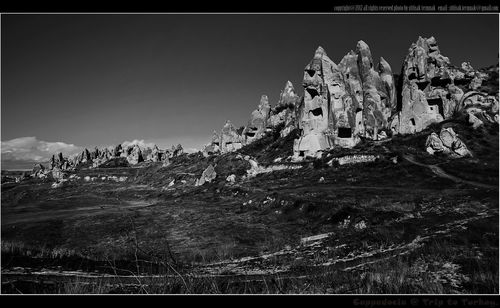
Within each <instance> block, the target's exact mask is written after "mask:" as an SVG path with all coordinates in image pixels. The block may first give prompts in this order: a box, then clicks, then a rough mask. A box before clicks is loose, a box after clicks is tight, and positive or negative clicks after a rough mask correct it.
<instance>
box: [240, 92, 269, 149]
mask: <svg viewBox="0 0 500 308" xmlns="http://www.w3.org/2000/svg"><path fill="white" fill-rule="evenodd" d="M270 111H271V105H269V99H268V98H267V95H262V97H261V98H260V104H259V106H258V108H257V109H256V110H254V111H253V112H252V114H251V116H250V121H249V122H248V125H247V126H246V127H245V129H244V132H243V135H244V136H245V144H249V143H252V142H253V141H255V140H257V139H259V138H261V137H262V136H263V135H264V133H265V130H266V128H267V124H268V123H267V120H268V118H269V112H270Z"/></svg>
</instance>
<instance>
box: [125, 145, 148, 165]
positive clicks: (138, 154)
mask: <svg viewBox="0 0 500 308" xmlns="http://www.w3.org/2000/svg"><path fill="white" fill-rule="evenodd" d="M127 161H128V163H129V164H131V165H137V164H138V163H140V162H143V161H144V158H143V156H142V151H141V148H140V147H139V146H138V145H137V144H136V145H134V147H133V148H132V151H131V152H130V155H128V156H127Z"/></svg>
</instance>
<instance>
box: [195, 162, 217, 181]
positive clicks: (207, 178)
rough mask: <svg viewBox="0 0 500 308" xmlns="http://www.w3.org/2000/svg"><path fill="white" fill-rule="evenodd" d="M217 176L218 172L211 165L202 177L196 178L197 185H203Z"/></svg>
mask: <svg viewBox="0 0 500 308" xmlns="http://www.w3.org/2000/svg"><path fill="white" fill-rule="evenodd" d="M216 177H217V173H216V172H215V169H214V166H212V165H209V166H208V167H207V169H205V170H204V171H203V173H202V174H201V177H200V178H199V179H198V180H196V183H195V186H201V185H203V184H205V183H206V182H208V183H210V182H212V180H213V179H215V178H216Z"/></svg>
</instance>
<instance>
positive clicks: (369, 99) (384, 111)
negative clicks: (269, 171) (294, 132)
mask: <svg viewBox="0 0 500 308" xmlns="http://www.w3.org/2000/svg"><path fill="white" fill-rule="evenodd" d="M303 87H304V90H305V93H304V97H303V99H302V102H301V104H300V107H299V114H298V117H299V128H300V129H301V137H300V138H299V139H297V140H296V142H295V144H294V152H295V155H296V156H315V155H317V154H318V152H319V151H322V150H325V149H327V148H330V147H332V146H333V145H339V146H342V147H353V146H355V145H356V144H357V143H358V142H359V141H360V137H367V138H370V139H374V140H378V139H379V138H381V137H382V136H383V134H382V135H381V134H379V133H380V132H382V131H383V130H384V129H386V128H387V127H388V118H389V116H390V114H391V110H392V109H391V108H392V107H393V106H394V105H395V101H396V89H395V83H394V79H393V77H392V71H391V68H390V66H389V64H388V63H387V62H386V61H385V60H384V59H383V58H381V59H380V63H379V66H378V72H377V71H375V69H374V65H373V59H372V56H371V52H370V48H369V47H368V45H367V44H366V43H365V42H363V41H359V42H358V44H357V46H356V52H354V51H352V50H351V51H350V52H349V53H348V54H347V55H346V56H344V58H343V59H342V60H341V61H340V63H339V65H336V64H335V63H334V62H333V61H332V60H330V58H328V56H327V55H326V52H325V51H324V49H323V48H321V47H319V48H318V49H317V50H316V52H315V55H314V58H313V59H312V60H311V62H310V63H309V64H308V65H307V66H306V68H305V72H304V79H303Z"/></svg>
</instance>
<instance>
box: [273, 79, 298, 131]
mask: <svg viewBox="0 0 500 308" xmlns="http://www.w3.org/2000/svg"><path fill="white" fill-rule="evenodd" d="M299 103H300V96H298V95H297V94H296V93H295V89H294V87H293V84H292V83H291V82H290V81H287V83H286V84H285V88H284V90H283V91H282V92H281V94H280V99H279V101H278V104H277V105H276V106H275V107H274V108H272V109H271V113H270V114H271V115H270V117H269V119H268V126H271V127H276V126H278V125H283V129H282V130H281V131H280V135H281V137H285V136H287V135H288V134H289V133H290V132H291V131H292V130H293V129H294V128H295V127H296V126H297V105H298V104H299Z"/></svg>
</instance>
